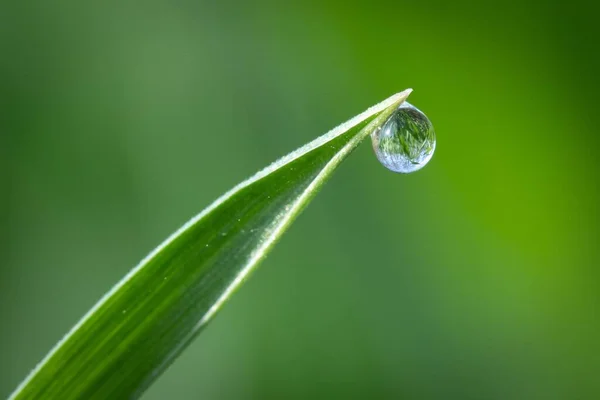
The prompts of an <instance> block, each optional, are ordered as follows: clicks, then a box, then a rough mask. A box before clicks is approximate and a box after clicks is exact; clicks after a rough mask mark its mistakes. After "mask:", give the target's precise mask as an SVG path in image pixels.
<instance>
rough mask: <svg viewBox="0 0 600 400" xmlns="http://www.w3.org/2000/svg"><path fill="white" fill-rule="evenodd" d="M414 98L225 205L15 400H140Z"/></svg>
mask: <svg viewBox="0 0 600 400" xmlns="http://www.w3.org/2000/svg"><path fill="white" fill-rule="evenodd" d="M409 94H410V90H406V91H404V92H401V93H398V94H396V95H394V96H392V97H390V98H388V99H387V100H385V101H383V102H381V103H379V104H377V105H375V106H373V107H372V108H370V109H369V110H367V111H365V112H363V113H362V114H360V115H358V116H356V117H354V118H352V119H351V120H349V121H348V122H345V123H344V124H342V125H340V126H338V127H337V128H335V129H333V130H332V131H330V132H329V133H327V134H325V135H323V136H321V137H319V138H317V139H316V140H314V141H312V142H311V143H309V144H307V145H305V146H303V147H301V148H299V149H298V150H296V151H294V152H292V153H290V154H288V155H287V156H285V157H283V158H282V159H280V160H278V161H277V162H275V163H273V164H272V165H270V166H268V167H267V168H265V169H263V170H262V171H260V172H258V173H257V174H255V175H254V176H252V177H251V178H249V179H248V180H246V181H244V182H242V183H240V184H239V185H237V186H236V187H234V188H233V189H232V190H230V191H229V192H227V193H226V194H224V195H223V196H222V197H220V198H219V199H217V200H216V201H215V202H214V203H213V204H212V205H210V206H209V207H208V208H206V209H205V210H204V211H202V212H201V213H200V214H199V215H197V216H196V217H194V218H193V219H192V220H190V221H189V222H188V223H186V224H185V225H184V226H183V227H181V228H180V229H179V230H178V231H177V232H175V233H174V234H173V235H171V236H170V237H169V238H168V239H167V240H166V241H165V242H164V243H162V244H161V245H160V246H158V247H157V248H156V249H155V250H154V251H153V252H152V253H151V254H150V255H148V256H147V257H146V258H145V259H144V260H142V261H141V262H140V264H139V265H138V266H136V267H135V268H134V269H133V270H132V271H131V272H130V273H129V274H127V275H126V276H125V277H124V278H123V279H122V280H121V281H120V282H119V283H118V284H117V285H116V286H115V287H114V288H113V289H111V290H110V291H109V292H108V293H107V294H106V295H105V296H104V297H103V298H102V299H101V300H100V301H99V302H98V303H97V304H96V305H95V306H94V307H93V308H92V309H91V310H90V311H89V312H88V313H87V314H86V315H85V316H84V317H83V318H82V319H81V321H79V323H77V324H76V325H75V327H74V328H73V329H72V330H71V331H70V332H69V333H68V334H67V335H66V336H65V337H64V338H63V339H62V340H61V341H60V342H59V343H58V344H57V345H56V346H55V347H54V349H52V351H51V352H50V353H49V354H48V355H47V356H46V358H45V359H44V360H42V362H41V363H40V364H39V365H38V366H37V367H36V368H35V369H34V370H33V371H32V373H31V374H30V375H29V376H28V377H27V378H26V379H25V381H24V382H23V383H22V384H21V385H20V386H19V387H18V388H17V390H16V391H15V392H14V393H13V394H12V396H11V399H31V398H42V397H43V398H45V399H91V398H135V397H137V396H139V395H140V394H141V393H142V392H143V391H144V390H145V389H146V388H147V387H148V386H149V385H150V384H151V383H152V382H153V381H154V379H156V377H157V376H158V375H160V373H161V372H162V371H164V369H165V368H167V366H168V365H169V364H170V363H171V362H172V361H173V360H174V359H175V357H176V356H177V355H178V354H179V353H180V352H181V351H182V350H183V349H184V348H185V347H186V345H187V344H188V343H189V342H190V341H191V340H192V339H193V338H194V337H195V336H196V335H197V334H198V332H199V331H200V330H201V329H202V328H203V327H204V326H205V325H206V324H207V323H208V322H209V321H210V319H211V318H212V317H213V316H214V315H215V313H216V312H217V311H218V310H219V309H220V308H221V306H222V305H223V303H224V302H225V301H226V300H227V298H229V296H230V295H231V294H232V293H233V291H235V290H236V289H237V288H238V287H239V286H240V284H241V283H242V282H243V280H244V279H245V278H246V277H247V276H248V274H249V273H250V272H251V271H252V269H253V268H254V267H255V266H256V265H257V263H258V262H259V261H260V260H262V259H263V258H264V257H265V255H266V254H267V252H268V251H269V250H270V249H271V248H272V246H273V244H274V243H275V242H276V241H277V239H279V237H280V236H281V235H282V234H283V232H284V231H285V230H286V228H287V227H288V226H289V225H290V223H291V222H292V221H293V220H294V218H295V217H296V216H297V215H298V214H299V213H300V211H302V209H304V207H305V206H306V205H307V204H308V202H309V201H310V200H311V199H312V197H313V196H314V195H315V194H316V192H317V191H318V190H319V188H320V187H321V186H322V185H323V183H324V182H325V181H326V180H327V179H328V178H329V177H330V176H331V174H332V173H333V171H334V170H335V169H336V167H337V166H338V165H339V164H340V163H341V162H342V161H343V160H344V159H345V158H346V156H347V155H348V154H350V153H351V152H352V151H353V150H354V149H355V148H356V147H357V146H358V145H359V144H360V142H361V141H362V140H363V139H365V138H366V137H367V136H369V135H370V134H371V133H372V132H373V131H374V130H375V129H377V128H378V127H379V126H381V124H382V123H384V122H385V121H386V119H387V118H388V117H389V116H390V115H391V114H392V112H394V110H396V108H397V107H398V106H399V105H400V104H401V103H402V102H403V101H404V100H405V99H406V97H407V96H408V95H409Z"/></svg>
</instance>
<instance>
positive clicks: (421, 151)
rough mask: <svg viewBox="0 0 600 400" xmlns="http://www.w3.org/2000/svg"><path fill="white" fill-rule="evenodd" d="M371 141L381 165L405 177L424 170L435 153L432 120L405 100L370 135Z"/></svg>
mask: <svg viewBox="0 0 600 400" xmlns="http://www.w3.org/2000/svg"><path fill="white" fill-rule="evenodd" d="M371 141H372V142H373V150H374V151H375V155H376V156H377V159H378V160H379V162H380V163H381V164H383V166H384V167H386V168H387V169H389V170H390V171H394V172H400V173H403V174H408V173H410V172H415V171H418V170H420V169H421V168H423V167H424V166H425V164H427V162H429V160H430V159H431V156H433V151H434V150H435V132H434V130H433V125H431V121H429V119H428V118H427V116H425V114H423V113H422V112H421V110H419V109H418V108H416V107H415V106H413V105H412V104H410V103H408V102H406V101H405V102H404V103H402V104H401V105H400V107H398V109H397V110H396V111H394V113H393V114H392V115H391V116H390V117H389V118H388V119H387V121H385V123H384V124H383V125H382V126H381V127H380V128H379V129H377V130H376V131H375V132H373V133H372V134H371Z"/></svg>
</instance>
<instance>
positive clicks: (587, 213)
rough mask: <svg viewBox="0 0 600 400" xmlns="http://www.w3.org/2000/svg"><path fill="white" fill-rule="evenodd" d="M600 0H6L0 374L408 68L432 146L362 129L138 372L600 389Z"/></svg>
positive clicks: (378, 95)
mask: <svg viewBox="0 0 600 400" xmlns="http://www.w3.org/2000/svg"><path fill="white" fill-rule="evenodd" d="M481 3H483V4H481ZM594 4H595V2H592V1H589V2H585V1H579V0H574V1H569V2H552V1H550V2H544V3H541V2H535V1H519V2H489V4H488V3H486V2H472V3H471V2H465V1H452V2H447V1H441V0H440V1H435V2H418V1H412V2H408V1H395V2H383V1H370V2H342V1H335V2H319V1H315V2H311V3H291V2H282V3H278V2H264V1H263V2H242V1H240V2H234V1H220V2H219V1H205V2H201V1H185V0H181V1H147V2H115V1H107V2H78V1H74V0H71V1H62V2H42V1H3V2H2V4H1V5H0V46H1V47H0V50H1V51H2V53H1V54H2V56H1V57H0V107H1V111H0V176H1V178H2V180H3V182H4V184H3V185H2V186H3V188H4V190H3V194H2V196H0V205H1V207H0V321H1V326H2V329H0V397H3V396H7V395H8V394H9V393H10V392H11V391H12V390H13V389H14V388H15V387H16V385H17V384H18V383H19V382H20V381H21V379H22V378H24V376H25V375H26V374H27V372H28V371H29V370H30V369H31V368H32V367H33V366H34V365H35V364H36V363H37V362H38V361H39V360H40V359H41V358H42V357H43V356H44V355H45V354H46V352H47V351H48V350H49V349H50V348H51V347H52V346H53V345H54V344H55V343H56V342H57V340H58V339H60V338H61V336H62V335H63V334H64V333H66V331H67V330H68V329H69V328H70V327H71V326H72V325H73V324H74V323H75V322H76V321H77V320H78V319H79V318H80V317H81V316H82V315H83V314H84V313H85V312H86V311H87V310H88V309H89V308H90V307H91V306H92V305H93V304H94V303H95V302H96V301H97V300H98V299H99V298H100V297H101V295H102V294H103V293H104V292H105V291H106V290H108V289H109V288H110V287H111V286H112V285H113V284H114V283H116V282H117V281H118V280H119V279H120V278H121V277H122V276H123V275H124V274H125V273H126V272H127V271H128V270H129V269H130V268H131V267H132V266H133V265H135V264H136V263H137V262H138V261H139V260H140V259H141V258H142V257H143V256H145V255H146V254H147V253H148V252H149V251H150V250H151V249H152V248H153V247H154V246H156V245H157V244H159V243H160V242H161V241H162V240H163V239H164V238H165V237H166V236H167V235H168V234H170V233H171V232H172V231H174V230H175V229H176V228H178V227H179V226H180V225H181V224H182V223H183V222H185V221H186V220H187V219H188V218H189V217H191V216H192V215H194V214H195V213H197V212H199V211H200V210H201V209H202V208H204V207H205V206H206V205H208V204H209V203H210V202H211V201H212V200H214V199H215V198H216V197H218V196H219V195H220V194H221V193H222V192H224V191H225V190H227V189H229V188H230V187H232V186H233V185H235V184H236V183H238V182H239V181H241V180H243V179H244V178H246V177H248V176H249V175H251V174H252V173H254V172H255V171H257V170H258V169H260V168H262V167H264V166H266V165H267V164H269V163H270V162H271V161H273V160H275V159H276V158H278V157H279V156H282V155H284V154H286V153H288V152H289V151H291V150H293V149H295V148H296V147H299V146H300V145H302V144H304V143H306V142H308V141H310V140H311V139H313V138H315V137H316V136H318V135H320V134H322V133H325V132H326V131H327V130H329V129H330V128H332V127H334V126H336V125H337V124H339V123H341V122H343V121H345V120H346V119H348V118H350V117H352V116H354V115H355V114H358V113H359V112H361V111H363V110H364V109H366V108H367V107H369V106H371V105H373V104H375V103H377V102H379V101H381V100H383V99H384V98H386V97H388V96H389V95H391V94H393V93H395V92H398V91H400V90H403V89H405V88H407V87H412V88H414V89H415V92H414V93H413V94H412V95H411V98H410V101H411V102H412V103H413V104H415V105H416V106H417V107H419V108H420V109H422V110H423V111H424V112H425V113H427V115H428V116H429V117H430V118H431V120H432V122H433V124H434V127H435V128H436V132H437V135H438V145H437V153H436V154H435V156H434V157H433V159H432V161H431V162H430V164H429V165H428V166H427V167H426V168H425V169H424V170H422V171H420V172H418V173H415V174H412V175H407V176H403V175H397V174H393V173H391V172H389V171H387V170H385V169H384V168H383V167H382V166H380V165H379V164H378V162H377V160H376V159H375V157H374V156H373V154H372V152H371V149H370V145H369V144H367V143H365V144H364V145H363V146H361V147H360V148H359V149H358V150H357V152H356V153H355V154H354V155H353V156H352V157H350V158H349V159H348V160H347V161H346V162H345V163H344V165H342V166H341V168H340V170H339V171H338V172H337V173H336V174H335V176H334V178H333V179H332V180H331V181H330V182H329V183H328V184H327V185H326V186H325V188H324V190H323V191H322V192H321V193H320V194H319V195H318V196H317V197H316V198H315V200H314V201H313V204H311V205H310V206H309V207H308V209H307V210H306V211H305V213H304V214H303V215H302V216H301V217H300V218H299V219H298V221H297V222H296V223H295V224H294V226H293V227H292V228H291V230H290V231H289V233H288V234H287V235H286V236H284V238H283V240H282V241H281V242H280V244H279V245H278V246H276V247H275V249H274V251H273V253H272V254H271V255H270V256H269V257H268V258H267V260H266V261H265V262H264V263H263V264H262V265H261V267H260V268H259V269H258V271H257V272H256V273H255V274H254V275H253V277H252V279H250V280H249V281H248V283H247V284H246V285H245V286H244V287H243V288H242V290H240V291H239V292H238V293H237V295H236V296H234V298H233V299H232V300H231V302H230V303H228V304H227V306H226V307H225V308H224V310H223V312H222V313H221V314H220V315H219V317H218V318H217V319H216V320H215V321H214V322H213V323H212V324H211V326H209V328H208V329H207V330H206V331H204V332H203V334H202V335H200V337H199V338H198V339H197V340H196V341H195V342H194V343H193V344H192V345H191V346H190V348H189V349H188V350H187V351H186V352H184V354H183V355H182V356H181V357H180V358H179V359H178V360H177V361H176V362H175V364H173V366H172V367H171V368H170V369H169V370H168V371H167V372H166V373H165V374H164V375H163V376H162V377H161V378H160V379H159V380H158V381H157V382H156V384H155V385H154V386H153V387H151V389H150V390H149V391H148V392H147V393H146V395H145V396H144V398H146V399H166V398H168V399H271V398H272V399H281V398H285V399H288V398H290V399H291V398H297V399H306V398H359V399H364V398H377V399H391V398H406V399H595V398H599V397H600V378H599V376H600V343H599V337H600V314H599V310H600V292H599V290H598V289H599V286H600V285H599V282H600V273H599V271H598V267H599V265H600V262H599V261H600V249H599V247H598V245H599V235H598V231H599V228H598V222H599V221H600V217H599V215H598V201H599V200H600V190H599V184H598V182H599V179H598V176H599V175H598V172H599V164H598V154H597V149H598V144H599V141H600V139H599V135H598V129H597V128H596V125H594V124H595V123H596V121H595V120H596V117H594V115H597V113H598V111H597V106H598V95H597V92H598V89H600V85H599V79H598V72H599V71H600V62H599V60H600V58H599V56H598V43H600V35H599V29H598V24H597V15H598V10H597V9H596V7H595V5H594Z"/></svg>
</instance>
